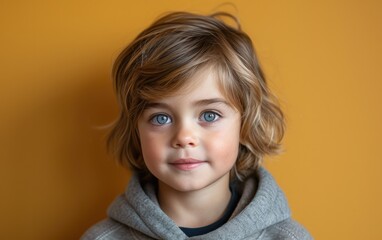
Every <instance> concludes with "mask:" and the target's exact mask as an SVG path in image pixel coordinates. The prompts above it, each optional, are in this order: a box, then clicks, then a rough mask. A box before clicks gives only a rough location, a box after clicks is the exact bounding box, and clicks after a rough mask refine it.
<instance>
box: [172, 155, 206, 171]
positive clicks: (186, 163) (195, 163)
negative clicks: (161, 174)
mask: <svg viewBox="0 0 382 240" xmlns="http://www.w3.org/2000/svg"><path fill="white" fill-rule="evenodd" d="M204 163H206V161H201V160H197V159H192V158H185V159H183V158H182V159H177V160H175V161H173V162H171V163H170V164H171V165H172V166H173V167H175V168H177V169H179V170H183V171H188V170H193V169H195V168H197V167H199V166H200V165H203V164H204Z"/></svg>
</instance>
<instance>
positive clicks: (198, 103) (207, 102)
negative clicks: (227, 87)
mask: <svg viewBox="0 0 382 240" xmlns="http://www.w3.org/2000/svg"><path fill="white" fill-rule="evenodd" d="M215 103H222V104H224V105H227V106H228V107H231V104H229V103H228V102H227V101H225V100H224V99H222V98H210V99H201V100H198V101H195V102H194V103H193V105H195V106H207V105H210V104H215ZM145 108H146V109H148V108H167V109H170V108H171V107H170V106H169V105H168V104H167V103H162V102H149V103H147V105H146V107H145Z"/></svg>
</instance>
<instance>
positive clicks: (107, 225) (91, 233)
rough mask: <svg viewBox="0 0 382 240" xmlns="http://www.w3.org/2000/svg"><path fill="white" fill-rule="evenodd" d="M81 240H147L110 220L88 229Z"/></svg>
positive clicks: (145, 237)
mask: <svg viewBox="0 0 382 240" xmlns="http://www.w3.org/2000/svg"><path fill="white" fill-rule="evenodd" d="M80 239H81V240H113V239H115V240H117V239H118V240H120V239H148V237H147V236H145V235H143V234H142V233H140V232H138V231H136V230H134V229H131V228H128V227H126V226H125V225H123V224H121V223H118V222H116V221H114V220H112V219H109V218H108V219H104V220H102V221H100V222H98V223H97V224H95V225H93V226H92V227H91V228H89V229H88V230H87V231H86V232H85V233H84V234H83V235H82V236H81V238H80Z"/></svg>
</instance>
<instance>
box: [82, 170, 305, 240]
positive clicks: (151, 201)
mask: <svg viewBox="0 0 382 240" xmlns="http://www.w3.org/2000/svg"><path fill="white" fill-rule="evenodd" d="M241 188H242V190H241V198H240V200H239V203H238V205H237V207H236V209H235V211H234V212H233V214H232V216H231V218H230V220H229V221H228V222H227V223H225V224H224V225H223V226H221V227H220V228H218V229H216V230H215V231H212V232H209V233H207V234H204V235H199V236H195V237H191V238H189V237H187V236H186V235H185V234H184V233H183V232H182V230H181V229H180V228H179V227H178V226H177V225H176V224H175V223H174V222H173V221H172V220H171V219H170V218H169V217H168V216H167V215H166V214H165V213H164V212H163V211H162V210H161V209H160V207H159V204H158V201H157V198H156V195H155V189H154V186H153V185H146V186H144V187H142V186H141V184H140V182H139V180H138V178H137V177H136V176H133V177H132V179H131V180H130V182H129V185H128V187H127V189H126V192H125V194H124V195H121V196H119V197H117V198H116V199H115V201H114V202H113V203H112V204H111V205H110V207H109V209H108V217H109V218H107V219H105V220H103V221H101V222H99V223H97V224H96V225H94V226H93V227H91V228H90V229H89V230H87V232H86V233H85V234H84V235H83V236H82V238H81V239H82V240H90V239H92V240H93V239H97V240H101V239H110V240H111V239H176V240H178V239H219V240H223V239H261V240H268V239H294V240H297V239H312V237H311V236H310V235H309V233H308V232H307V230H306V229H305V228H304V227H302V226H301V225H300V224H299V223H297V222H296V221H294V220H292V219H291V217H290V210H289V207H288V204H287V201H286V199H285V196H284V194H283V192H282V191H281V189H280V188H279V187H278V185H277V184H276V182H275V180H274V179H273V177H272V176H271V175H270V174H269V173H268V172H267V171H266V170H265V169H264V168H260V169H259V170H258V171H257V174H255V175H254V176H253V177H250V178H248V179H247V180H246V181H245V182H244V183H242V186H241Z"/></svg>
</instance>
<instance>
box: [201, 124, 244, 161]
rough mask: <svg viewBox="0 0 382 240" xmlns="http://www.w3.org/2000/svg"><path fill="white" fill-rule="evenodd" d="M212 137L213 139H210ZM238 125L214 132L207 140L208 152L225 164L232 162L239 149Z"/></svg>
mask: <svg viewBox="0 0 382 240" xmlns="http://www.w3.org/2000/svg"><path fill="white" fill-rule="evenodd" d="M212 138H213V139H212ZM239 140H240V135H239V127H237V126H235V127H232V128H229V129H225V130H223V131H219V132H216V133H215V134H214V135H213V136H211V139H210V140H209V141H208V146H207V148H208V150H207V151H208V152H209V153H211V154H213V155H214V156H211V157H214V158H219V159H220V161H224V162H226V163H227V164H233V163H234V162H235V161H236V159H237V155H238V151H239Z"/></svg>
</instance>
